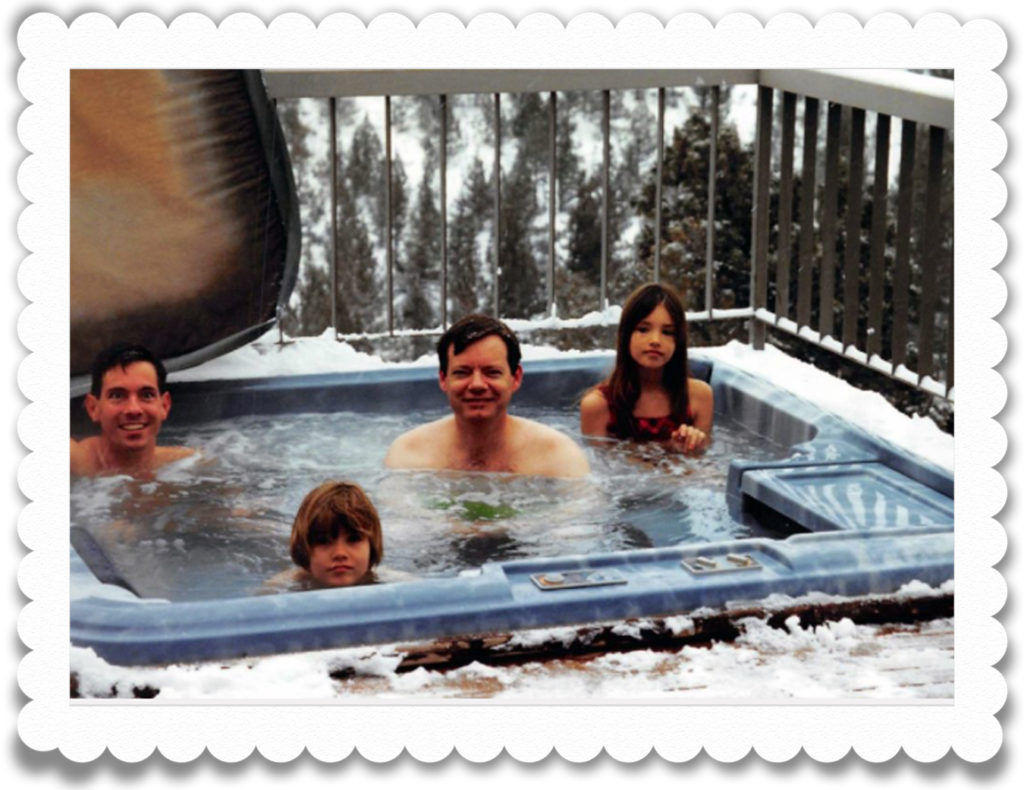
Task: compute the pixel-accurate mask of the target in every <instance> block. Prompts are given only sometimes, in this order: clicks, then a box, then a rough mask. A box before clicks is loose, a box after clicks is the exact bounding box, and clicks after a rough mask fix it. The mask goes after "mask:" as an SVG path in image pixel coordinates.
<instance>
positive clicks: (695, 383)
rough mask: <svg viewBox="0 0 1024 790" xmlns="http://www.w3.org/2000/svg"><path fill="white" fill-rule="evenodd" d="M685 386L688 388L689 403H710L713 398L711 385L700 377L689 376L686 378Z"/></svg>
mask: <svg viewBox="0 0 1024 790" xmlns="http://www.w3.org/2000/svg"><path fill="white" fill-rule="evenodd" d="M687 386H688V389H689V395H690V402H691V403H693V402H704V403H710V402H711V401H712V400H713V399H714V394H713V393H712V391H711V385H710V384H708V383H707V382H706V381H703V380H702V379H695V378H692V377H691V378H689V379H687Z"/></svg>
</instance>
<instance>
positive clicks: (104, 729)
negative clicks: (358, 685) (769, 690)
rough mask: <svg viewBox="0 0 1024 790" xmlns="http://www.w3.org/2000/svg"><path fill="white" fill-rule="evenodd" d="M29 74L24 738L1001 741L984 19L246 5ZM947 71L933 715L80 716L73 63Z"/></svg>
mask: <svg viewBox="0 0 1024 790" xmlns="http://www.w3.org/2000/svg"><path fill="white" fill-rule="evenodd" d="M18 47H19V49H20V52H21V53H22V56H23V57H24V61H23V63H22V65H21V68H20V70H19V72H18V86H19V89H20V90H21V92H22V95H23V96H24V97H25V99H26V101H27V102H28V103H29V106H28V107H27V108H26V109H25V110H24V112H23V113H22V115H21V116H20V118H19V121H18V135H19V138H20V140H21V143H22V145H23V146H24V148H25V149H26V150H27V156H26V158H25V159H24V161H23V163H22V165H21V167H20V169H19V171H18V186H19V188H20V190H21V193H22V195H23V196H24V197H25V199H26V200H27V201H28V203H29V204H30V205H29V206H28V207H27V208H25V210H24V211H23V212H22V214H21V215H20V218H19V222H18V230H19V235H20V239H21V242H22V244H23V245H24V247H25V248H26V249H27V250H28V251H29V253H28V255H27V256H26V257H25V259H24V260H23V262H22V263H21V266H20V269H19V272H18V282H19V286H20V288H21V290H22V292H23V294H24V295H25V297H26V298H27V299H28V300H29V301H30V302H31V304H29V305H28V306H27V307H26V308H25V309H24V310H23V312H22V313H21V315H20V317H19V320H18V330H19V335H20V338H21V341H22V343H23V344H24V345H25V347H26V348H27V349H28V350H29V354H28V356H27V357H26V358H25V360H24V362H23V363H22V365H21V367H20V369H19V375H18V382H19V386H20V388H21V391H22V392H23V394H24V395H25V397H26V398H27V399H28V400H29V401H30V403H29V405H28V406H26V407H25V409H24V410H23V412H22V413H21V415H20V418H19V421H18V432H19V436H20V438H21V441H22V442H23V443H24V445H25V446H26V447H27V448H28V452H29V454H28V455H27V456H26V457H25V458H24V460H23V461H22V463H21V465H20V468H19V475H18V481H19V485H20V487H21V490H22V492H23V493H24V494H25V496H26V497H27V498H28V499H29V500H30V504H28V505H27V506H26V507H25V508H24V509H23V511H22V513H21V515H20V519H19V523H18V529H19V535H20V537H21V540H22V542H23V543H24V544H25V546H26V547H27V549H28V551H29V552H30V553H28V554H27V555H26V556H25V558H24V559H23V561H22V562H21V564H20V567H19V573H18V582H19V585H20V587H21V589H22V591H23V592H24V594H25V595H26V596H27V597H28V598H29V599H31V601H30V603H29V604H28V605H26V606H25V607H24V609H23V611H22V612H21V615H20V618H19V621H18V631H19V636H20V637H21V640H22V641H23V643H24V644H25V646H26V649H27V650H28V652H27V653H26V655H25V657H24V659H23V660H22V662H21V664H20V667H19V673H18V680H19V683H20V686H21V689H22V691H23V692H24V693H25V695H26V696H27V697H28V698H29V699H30V701H29V702H28V703H27V704H26V705H25V706H24V708H23V709H22V710H21V712H20V715H19V718H18V731H19V734H20V736H21V738H22V739H23V741H24V743H25V744H27V745H28V746H29V747H31V748H32V749H37V750H52V749H59V750H60V751H61V752H62V753H63V754H64V755H65V756H66V757H68V758H70V759H72V760H76V761H84V760H92V759H95V758H96V757H98V756H99V755H100V754H101V753H102V751H103V749H105V748H107V749H110V751H111V752H112V753H113V754H114V755H115V756H116V757H118V758H119V759H122V760H127V761H136V760H140V759H143V758H145V757H146V756H148V755H149V754H151V753H152V751H153V749H159V750H160V752H161V753H162V754H163V755H164V756H166V757H167V758H169V759H171V760H173V761H186V760H192V759H195V758H196V757H198V756H199V755H200V754H201V753H202V751H203V749H209V750H210V752H211V753H212V754H213V755H214V756H215V757H217V758H218V759H221V760H226V761H232V762H233V761H237V760H240V759H243V758H245V757H246V756H248V755H249V754H250V753H251V752H252V750H253V748H256V749H258V750H259V751H260V752H261V753H262V754H263V755H264V756H265V757H267V758H268V759H270V760H274V761H284V760H290V759H293V758H295V757H296V756H298V755H299V754H300V752H301V750H302V749H303V748H308V749H309V751H310V752H311V754H313V755H314V756H315V757H317V758H319V759H322V760H331V761H333V760H338V759H342V758H344V757H346V756H348V755H349V754H351V752H352V750H353V749H358V750H359V752H360V754H362V755H363V756H364V757H366V758H367V759H369V760H372V761H384V760H391V759H393V758H394V757H396V756H397V755H399V754H400V753H401V750H402V749H403V748H404V749H407V750H408V751H409V752H410V753H411V754H412V756H413V757H415V758H416V759H418V760H423V761H436V760H440V759H443V758H445V757H447V756H448V755H449V754H450V752H451V750H452V749H457V750H458V751H459V753H460V754H461V755H462V756H463V757H465V758H466V759H469V760H472V761H486V760H491V759H493V758H494V757H496V756H497V755H499V754H500V752H501V750H502V749H506V750H507V751H508V752H509V754H511V755H512V757H514V758H516V759H518V760H523V761H536V760H539V759H542V758H544V757H546V756H547V755H548V754H549V753H550V751H551V750H552V749H556V750H557V751H558V752H559V754H561V755H562V756H563V757H564V758H566V759H568V760H571V761H583V760H589V759H592V758H593V757H595V756H596V755H597V754H599V751H600V750H601V749H602V748H603V749H605V750H607V752H608V753H609V754H610V755H611V756H612V757H614V758H616V759H618V760H623V761H635V760H639V759H641V758H643V757H645V756H646V755H647V754H648V753H649V752H650V750H651V749H654V750H656V751H657V753H658V754H659V755H661V756H662V757H663V758H665V759H667V760H670V761H684V760H689V759H690V758H692V757H694V756H696V755H697V754H698V753H699V752H700V750H701V749H702V748H703V749H705V750H706V751H707V752H708V753H709V754H710V755H711V756H712V757H713V758H715V759H717V760H721V761H730V762H731V761H734V760H738V759H740V758H742V757H744V756H745V755H746V754H747V753H748V752H749V750H750V749H751V748H753V749H755V750H756V751H757V753H758V754H760V755H761V756H762V757H763V758H765V759H767V760H770V761H783V760H788V759H791V758H792V757H794V756H796V755H797V754H798V753H799V751H800V750H801V749H803V750H805V751H806V752H807V753H808V754H809V755H810V756H811V757H813V758H814V759H816V760H821V761H827V762H831V761H834V760H837V759H840V758H842V757H843V756H845V755H846V754H847V753H848V752H849V750H850V749H853V750H855V751H856V752H857V754H859V755H860V756H861V757H863V758H865V759H867V760H870V761H882V760H887V759H890V758H891V757H893V756H894V755H895V754H896V753H897V752H898V750H900V749H903V750H904V751H905V752H906V753H907V754H908V755H909V756H910V757H912V758H913V759H915V760H920V761H929V762H930V761H934V760H937V759H939V758H941V757H943V756H944V755H945V754H946V753H947V752H948V751H949V750H950V749H953V750H954V751H955V753H956V754H957V755H959V756H960V757H961V758H963V759H965V760H969V761H981V760H986V759H988V758H990V757H992V756H993V755H994V754H995V753H996V752H998V750H999V748H1000V745H1001V741H1002V730H1001V726H1000V723H999V721H998V720H997V718H996V714H997V712H998V711H999V710H1000V708H1001V707H1002V706H1003V704H1004V702H1005V700H1006V684H1005V682H1004V679H1003V677H1002V675H1001V674H1000V673H999V672H998V671H997V670H996V669H994V668H993V665H994V664H995V663H996V662H997V661H999V660H1000V659H1001V658H1002V656H1003V653H1004V651H1005V649H1006V634H1005V631H1004V629H1003V627H1002V625H1001V624H1000V623H999V621H998V620H997V619H996V618H995V615H996V614H997V613H998V612H999V611H1000V609H1001V608H1002V606H1003V604H1004V603H1005V600H1006V585H1005V582H1004V580H1003V578H1002V576H1001V575H1000V573H999V572H998V571H996V570H995V569H994V568H993V566H994V565H995V564H996V563H997V562H999V560H1000V559H1001V558H1002V557H1003V554H1004V552H1005V550H1006V533H1005V531H1004V529H1003V527H1002V526H1001V525H1000V524H999V522H998V521H996V520H995V518H994V516H995V515H996V514H998V513H999V511H1000V510H1001V509H1002V507H1003V504H1004V503H1005V501H1006V495H1007V490H1006V485H1005V483H1004V481H1003V478H1002V477H1001V475H1000V474H999V473H998V472H997V471H995V470H994V469H993V466H994V465H995V464H997V463H999V462H1000V460H1001V459H1002V456H1003V454H1004V452H1005V449H1006V437H1005V433H1004V432H1003V429H1002V427H1001V426H1000V425H999V424H998V423H997V422H996V421H995V419H994V417H995V415H997V414H998V413H999V412H1000V411H1001V409H1002V408H1003V406H1004V404H1005V402H1006V386H1005V384H1004V382H1003V380H1002V378H1001V376H1000V375H999V374H998V373H997V372H996V371H995V370H994V367H995V366H996V365H997V364H998V363H999V362H1000V361H1001V360H1002V358H1003V356H1004V354H1005V352H1006V347H1007V339H1006V335H1005V333H1004V331H1003V329H1002V327H1001V326H1000V325H999V323H998V322H997V321H996V320H995V316H997V315H998V314H999V312H1000V311H1001V310H1002V309H1003V306H1004V304H1005V302H1006V298H1007V293H1006V286H1005V284H1004V282H1003V279H1002V277H1001V276H1000V275H999V274H998V273H997V272H996V271H995V270H994V267H995V266H996V265H998V264H999V263H1000V262H1001V261H1002V259H1003V257H1004V255H1005V253H1006V249H1007V242H1006V236H1005V233H1004V231H1003V229H1002V228H1001V227H1000V225H999V224H998V223H997V222H996V221H995V220H994V219H993V218H994V217H996V216H998V215H999V213H1000V212H1001V211H1002V209H1003V207H1004V205H1005V202H1006V199H1007V193H1006V187H1005V185H1004V183H1003V180H1002V178H1001V177H1000V176H999V175H998V174H997V173H995V172H993V169H994V168H995V167H997V166H998V165H999V164H1000V162H1001V161H1002V159H1003V157H1004V156H1005V153H1006V148H1007V142H1006V136H1005V134H1004V132H1003V130H1002V129H1001V128H1000V126H999V125H998V124H997V123H996V122H995V121H994V120H993V119H994V118H995V117H996V116H998V115H999V113H1000V112H1001V111H1002V110H1003V108H1004V105H1005V103H1006V100H1007V93H1006V86H1005V84H1004V82H1003V80H1002V79H1001V78H1000V77H999V76H998V75H997V74H996V73H995V71H994V69H995V68H996V67H997V66H999V64H1000V63H1001V61H1002V60H1003V58H1004V57H1005V55H1006V51H1007V40H1006V36H1005V34H1004V32H1003V30H1002V29H1001V28H1000V27H999V26H998V25H996V24H994V23H992V22H987V21H973V22H968V23H967V24H964V25H961V24H960V23H959V22H958V21H957V20H955V19H954V18H953V17H951V16H948V15H944V14H932V15H928V16H925V17H923V18H921V19H920V20H918V21H917V23H916V24H915V25H913V26H912V25H911V24H910V23H909V22H908V21H907V20H906V19H905V18H903V17H902V16H899V15H896V14H882V15H879V16H876V17H874V18H872V19H870V20H869V21H868V22H867V23H866V24H864V25H862V24H861V23H860V22H859V21H857V20H856V19H855V18H853V17H851V16H849V15H846V14H830V15H827V16H824V17H823V18H821V19H820V21H818V22H817V24H815V25H812V24H811V23H810V22H809V21H808V20H807V19H805V18H804V17H802V16H799V15H795V14H781V15H778V16H776V17H774V18H773V19H771V20H770V21H769V22H768V23H767V24H765V25H762V23H761V22H759V21H758V20H757V19H755V18H754V17H752V16H749V15H745V14H731V15H729V16H726V17H724V18H722V19H721V20H720V21H719V22H718V23H717V25H714V24H712V23H711V22H710V21H708V20H707V19H706V18H705V17H703V16H701V15H698V14H682V15H680V16H677V17H675V18H673V19H671V20H670V21H669V22H668V23H667V24H664V25H663V24H662V22H661V21H659V20H658V19H657V18H655V17H653V16H650V15H646V14H632V15H629V16H626V17H625V18H623V19H622V20H621V21H620V22H619V23H618V24H617V25H614V24H613V23H612V22H611V21H609V20H608V19H607V18H605V17H604V16H601V15H599V14H584V15H580V16H578V17H575V18H574V19H572V20H571V21H569V22H568V24H563V23H562V22H561V21H559V20H558V19H557V18H556V17H554V16H551V15H547V14H532V15H530V16H527V17H525V18H524V19H522V21H521V22H520V23H519V24H518V25H515V24H513V23H512V22H511V21H510V20H508V19H507V18H506V17H504V16H502V15H500V14H483V15H480V16H477V17H475V18H473V19H471V20H470V21H469V23H468V24H464V23H463V22H462V21H461V20H459V19H458V18H457V17H455V16H453V15H449V14H432V15H430V16H428V17H426V18H425V19H423V20H422V22H421V23H420V24H419V25H418V26H417V25H415V24H413V22H411V21H410V20H409V19H407V18H406V17H404V16H402V15H400V14H383V15H381V16H378V17H376V18H374V19H372V21H370V23H369V24H364V23H363V22H362V21H361V20H360V19H358V18H357V17H355V16H352V15H349V14H336V15H333V16H329V17H327V18H325V19H324V20H323V21H322V22H321V23H320V24H319V25H316V24H314V23H313V22H312V21H310V20H309V19H307V18H306V17H304V16H301V15H299V14H285V15H282V16H280V17H277V18H275V19H273V20H271V21H270V23H269V24H265V23H264V22H263V21H262V20H260V19H258V18H257V17H255V16H252V15H248V14H236V15H233V16H229V17H227V18H225V19H224V20H223V22H221V24H220V25H219V26H217V25H216V24H215V23H214V22H213V21H211V20H210V19H209V18H207V17H206V16H203V15H201V14H195V13H192V14H185V15H182V16H180V17H177V18H175V19H173V20H171V22H170V23H169V24H167V23H165V22H164V21H163V20H161V19H160V18H159V17H157V16H154V15H151V14H136V15H132V16H129V17H127V18H126V19H125V20H124V21H123V22H122V23H121V24H120V26H118V25H116V24H115V23H114V22H113V21H111V20H110V19H109V18H108V17H106V16H104V15H101V14H86V15H83V16H81V17H78V18H77V19H75V20H73V21H72V22H71V24H70V25H68V24H66V23H65V22H64V21H63V20H62V19H60V18H59V17H57V16H54V15H52V14H36V15H33V16H31V17H29V18H28V19H26V20H25V21H24V23H23V24H22V25H21V28H20V30H19V32H18ZM125 67H134V68H193V67H202V68H238V67H246V68H338V69H346V68H352V69H384V68H442V69H443V68H501V69H514V68H568V67H571V68H590V67H593V68H623V69H629V68H640V67H642V68H698V67H700V68H767V67H777V68H801V67H818V68H866V67H893V68H938V67H942V68H953V69H955V118H956V127H955V134H956V137H957V140H958V141H959V143H960V144H959V145H957V149H956V163H955V190H956V219H955V228H954V232H955V261H956V267H955V279H954V287H955V289H956V303H957V308H956V330H957V331H956V351H955V359H956V394H957V412H958V413H957V433H956V441H955V449H956V468H955V479H956V499H955V516H956V535H955V578H956V604H955V610H956V625H955V637H954V641H955V681H954V699H953V701H952V703H951V704H945V705H944V704H940V705H936V704H928V705H925V704H871V705H862V704H861V705H852V704H846V705H843V704H807V705H800V704H797V705H777V704H776V705H753V704H739V705H736V704H732V705H704V704H701V705H693V704H685V703H683V704H630V705H622V704H615V705H613V704H602V703H601V701H592V702H589V703H588V704H578V705H576V704H573V705H552V704H545V701H544V700H538V701H537V702H536V704H515V705H509V704H499V703H494V702H487V701H473V702H461V701H460V702H458V703H456V704H453V703H452V701H450V700H447V701H443V702H444V704H441V702H437V703H434V702H426V703H424V704H388V705H383V704H381V705H375V704H372V703H370V704H359V705H352V704H333V705H315V706H314V705H308V706H300V705H280V706H276V705H268V704H244V705H228V704H216V705H214V704H186V703H183V704H180V705H159V706H154V705H147V704H145V702H143V701H140V702H130V701H126V702H124V703H123V704H111V705H97V704H76V703H75V702H72V701H71V700H69V697H68V678H69V655H68V644H69V639H68V634H69V624H68V600H69V580H68V559H67V558H68V529H67V525H68V490H69V488H68V485H69V478H68V473H67V471H66V470H67V469H68V466H67V461H66V455H64V453H66V452H67V451H66V449H65V448H66V446H67V445H66V444H65V441H66V440H67V436H68V435H69V415H68V408H67V403H68V397H69V395H68V393H69V384H68V374H67V371H68V359H69V337H68V334H69V293H68V285H67V284H68V282H69V260H68V223H69V218H68V215H69V203H68V183H69V181H68V173H69V165H68V113H69V95H68V92H69V70H70V69H72V68H125Z"/></svg>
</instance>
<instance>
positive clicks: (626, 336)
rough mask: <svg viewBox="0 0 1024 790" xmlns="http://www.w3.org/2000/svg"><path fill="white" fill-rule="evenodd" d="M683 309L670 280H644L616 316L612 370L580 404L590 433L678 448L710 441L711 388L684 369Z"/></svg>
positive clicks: (689, 449)
mask: <svg viewBox="0 0 1024 790" xmlns="http://www.w3.org/2000/svg"><path fill="white" fill-rule="evenodd" d="M686 346H687V344H686V311H685V309H684V308H683V302H682V299H681V298H680V297H679V294H678V293H677V292H676V291H675V290H674V289H673V288H671V287H669V286H666V285H661V284H659V283H648V284H647V285H643V286H641V287H640V288H638V289H636V290H635V291H634V292H633V293H632V294H631V295H630V297H629V299H628V300H627V301H626V305H625V307H623V309H622V317H621V318H620V319H619V331H618V341H617V343H616V355H615V369H614V370H613V371H612V374H611V375H610V376H609V377H608V378H607V379H606V380H605V381H603V382H601V383H600V384H598V385H597V386H596V387H594V388H593V389H592V390H590V392H588V393H587V394H586V395H585V396H584V397H583V400H582V402H581V403H580V429H581V430H582V432H583V433H584V434H586V435H588V436H611V437H616V438H619V439H632V440H634V441H651V440H654V441H661V442H666V443H667V444H668V445H669V446H670V447H672V448H674V449H677V450H680V451H682V452H684V453H698V452H701V451H703V450H704V449H705V448H706V447H707V446H708V444H710V442H711V422H712V417H713V413H714V398H713V396H712V393H711V387H709V386H708V385H707V384H706V383H705V382H703V381H701V380H700V379H695V378H693V377H691V376H690V375H689V365H688V363H687V348H686Z"/></svg>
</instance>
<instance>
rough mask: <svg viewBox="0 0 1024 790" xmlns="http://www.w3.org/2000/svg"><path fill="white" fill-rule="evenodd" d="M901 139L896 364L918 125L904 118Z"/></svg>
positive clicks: (905, 304) (906, 295)
mask: <svg viewBox="0 0 1024 790" xmlns="http://www.w3.org/2000/svg"><path fill="white" fill-rule="evenodd" d="M901 124H902V131H901V142H900V177H899V195H898V198H897V209H896V260H895V262H894V267H895V268H894V270H893V281H892V311H893V312H892V352H891V356H890V359H892V363H893V366H894V367H896V366H899V365H902V364H904V363H905V362H906V359H907V339H908V337H907V334H908V332H907V329H908V327H909V323H910V320H909V313H910V230H911V228H910V226H911V223H912V221H913V211H912V210H913V206H914V158H915V156H914V147H915V145H916V144H917V125H916V124H915V123H914V122H913V121H908V120H906V119H904V120H903V121H902V122H901Z"/></svg>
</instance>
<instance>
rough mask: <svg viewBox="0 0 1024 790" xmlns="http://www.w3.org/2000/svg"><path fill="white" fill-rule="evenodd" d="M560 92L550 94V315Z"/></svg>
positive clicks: (550, 306)
mask: <svg viewBox="0 0 1024 790" xmlns="http://www.w3.org/2000/svg"><path fill="white" fill-rule="evenodd" d="M557 112H558V94H557V93H555V91H551V93H550V94H549V96H548V138H549V140H548V145H549V148H548V172H549V176H548V282H547V286H548V301H547V304H548V315H549V316H554V314H555V219H556V217H557V216H558V214H557V211H556V209H557V205H556V204H557V198H558V190H557V189H556V188H555V187H556V184H557V179H558V145H557V134H558V123H557V121H558V116H557Z"/></svg>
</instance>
